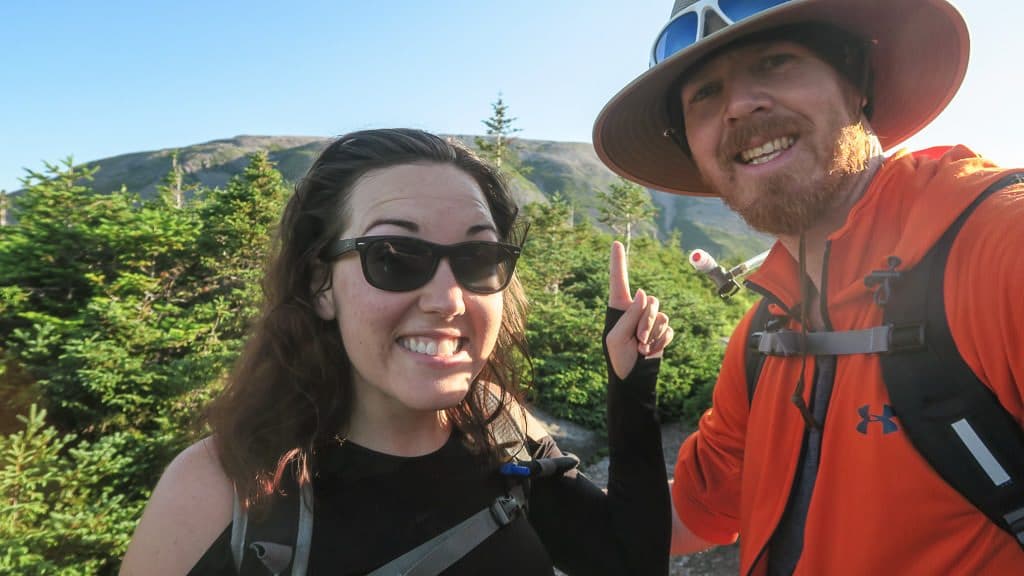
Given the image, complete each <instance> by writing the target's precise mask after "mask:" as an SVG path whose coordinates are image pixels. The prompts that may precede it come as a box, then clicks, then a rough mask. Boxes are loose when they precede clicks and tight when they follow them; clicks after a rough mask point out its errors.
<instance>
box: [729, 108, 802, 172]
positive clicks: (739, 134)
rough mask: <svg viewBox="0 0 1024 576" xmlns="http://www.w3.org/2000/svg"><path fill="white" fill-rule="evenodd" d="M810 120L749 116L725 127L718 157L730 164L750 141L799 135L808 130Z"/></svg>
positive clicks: (749, 145)
mask: <svg viewBox="0 0 1024 576" xmlns="http://www.w3.org/2000/svg"><path fill="white" fill-rule="evenodd" d="M810 128H811V124H810V122H808V121H807V120H804V119H803V118H799V117H793V116H760V117H756V118H755V117H753V116H752V117H750V118H748V119H745V120H742V121H740V122H737V123H736V124H734V125H733V126H732V127H730V128H728V129H726V131H725V133H724V134H723V135H722V141H721V143H720V144H719V146H718V158H719V161H720V162H722V163H723V164H731V163H732V162H733V161H734V160H735V159H736V156H737V155H738V154H739V153H740V152H742V151H744V150H746V149H748V148H750V147H751V142H752V141H754V139H755V138H759V139H760V140H759V141H760V142H769V141H771V140H774V139H775V138H782V137H785V136H799V135H800V134H802V133H804V132H807V131H809V130H810Z"/></svg>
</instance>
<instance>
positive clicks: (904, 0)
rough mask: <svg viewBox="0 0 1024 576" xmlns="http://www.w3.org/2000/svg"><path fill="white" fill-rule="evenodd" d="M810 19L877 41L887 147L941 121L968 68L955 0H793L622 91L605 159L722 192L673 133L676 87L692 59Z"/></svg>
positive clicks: (650, 176) (683, 190) (674, 183)
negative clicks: (710, 184)
mask: <svg viewBox="0 0 1024 576" xmlns="http://www.w3.org/2000/svg"><path fill="white" fill-rule="evenodd" d="M897 14H898V17H894V15H897ZM810 21H822V22H829V23H832V24H834V25H836V26H839V27H840V28H843V29H846V30H849V31H850V32H853V33H855V34H858V35H860V36H862V37H864V38H867V39H870V40H872V41H873V42H874V45H873V47H872V54H871V65H872V69H873V72H874V84H873V88H874V99H873V116H872V118H871V126H872V128H873V129H874V131H875V133H876V134H877V135H878V139H879V141H880V142H881V144H882V148H883V149H886V150H888V149H891V148H893V147H894V146H896V145H897V144H899V143H900V142H903V141H904V140H906V139H907V138H909V137H910V136H912V135H914V134H915V133H916V132H918V131H919V130H921V129H922V128H924V127H925V126H926V125H928V123H929V122H931V121H932V120H933V119H935V117H936V116H938V114H939V113H940V112H941V111H942V110H943V109H944V108H945V107H946V106H947V105H948V104H949V102H950V101H951V100H952V99H953V96H954V95H955V94H956V92H957V90H958V89H959V87H960V84H961V83H962V82H963V79H964V75H965V74H966V72H967V61H968V57H969V53H970V38H969V34H968V31H967V24H966V22H964V19H963V16H961V15H960V12H959V11H957V9H956V8H955V7H953V5H952V4H950V3H949V2H947V1H946V0H791V1H790V2H786V3H784V4H781V5H779V6H777V7H775V8H772V9H769V10H766V11H764V12H761V13H759V14H757V15H755V16H752V17H750V18H748V19H746V20H743V21H740V22H738V23H736V24H732V25H730V26H728V27H726V28H724V29H722V30H720V31H718V32H715V33H713V34H711V35H709V36H707V37H706V38H705V39H704V40H703V41H701V42H699V43H697V44H695V45H694V46H692V47H690V48H687V49H685V50H682V51H680V52H679V53H677V54H675V55H673V56H671V57H670V58H668V59H666V60H665V61H663V62H661V63H660V64H658V65H657V66H655V67H653V68H651V69H650V70H648V71H647V72H645V73H643V74H641V75H640V76H639V77H637V78H636V79H635V80H633V82H631V83H630V84H629V85H628V86H626V87H625V88H623V89H622V90H621V91H619V93H618V94H616V95H615V96H614V97H613V98H612V99H611V100H610V101H609V102H608V103H607V104H606V105H605V107H604V109H603V110H601V113H600V114H599V115H598V117H597V120H596V121H595V122H594V134H593V138H594V148H595V150H596V151H597V155H598V157H600V158H601V160H602V161H603V162H604V163H605V164H606V165H607V166H608V167H609V168H610V169H611V170H612V171H613V172H615V173H617V174H619V175H620V176H623V177H625V178H628V179H629V180H632V181H634V182H637V183H639V184H642V185H644V186H647V187H649V188H654V189H656V190H662V191H665V192H670V193H673V194H684V195H688V196H716V195H717V194H715V193H714V192H713V191H712V190H711V189H710V188H709V187H708V186H707V185H706V184H705V183H704V182H703V180H701V177H700V174H699V173H698V171H697V167H696V166H695V165H694V163H693V161H692V160H691V159H690V158H689V156H687V155H686V154H685V153H684V152H683V151H682V150H681V149H680V148H679V146H677V145H676V144H675V142H673V141H672V139H671V138H669V137H668V136H666V135H665V131H666V130H667V129H669V128H672V127H673V126H671V124H670V121H669V115H668V107H667V103H668V98H669V94H668V90H669V89H670V87H671V86H672V85H673V84H674V82H675V81H676V80H677V79H678V77H679V76H680V75H681V74H683V73H684V72H685V71H686V70H687V69H688V68H689V67H690V66H692V65H693V64H695V63H696V62H697V61H699V60H700V59H701V58H703V57H704V56H706V55H708V54H710V53H712V52H713V51H715V50H717V49H718V48H721V47H723V46H725V45H727V44H729V43H730V42H733V41H734V40H737V39H739V38H741V37H744V36H746V35H748V34H751V33H754V32H758V31H762V30H767V29H770V28H775V27H778V26H783V25H786V24H796V23H800V22H810Z"/></svg>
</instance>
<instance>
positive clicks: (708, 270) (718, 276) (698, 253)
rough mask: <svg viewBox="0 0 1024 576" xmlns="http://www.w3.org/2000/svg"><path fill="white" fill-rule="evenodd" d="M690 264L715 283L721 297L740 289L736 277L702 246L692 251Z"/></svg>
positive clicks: (728, 295) (730, 294) (726, 296)
mask: <svg viewBox="0 0 1024 576" xmlns="http://www.w3.org/2000/svg"><path fill="white" fill-rule="evenodd" d="M690 264H691V265H692V266H693V267H694V268H695V269H696V270H697V271H698V272H700V273H701V274H704V275H705V276H707V277H708V278H711V281H712V282H714V283H715V291H716V293H717V294H718V295H719V296H720V297H721V298H728V297H730V296H732V295H733V294H735V293H736V292H737V291H739V289H740V285H739V284H737V283H736V279H735V278H734V277H733V275H732V274H731V273H729V272H728V271H727V270H726V269H725V268H722V267H721V266H719V265H718V262H716V261H715V259H714V257H712V256H711V254H708V253H707V252H705V251H704V250H701V249H700V248H698V249H696V250H694V251H693V252H690Z"/></svg>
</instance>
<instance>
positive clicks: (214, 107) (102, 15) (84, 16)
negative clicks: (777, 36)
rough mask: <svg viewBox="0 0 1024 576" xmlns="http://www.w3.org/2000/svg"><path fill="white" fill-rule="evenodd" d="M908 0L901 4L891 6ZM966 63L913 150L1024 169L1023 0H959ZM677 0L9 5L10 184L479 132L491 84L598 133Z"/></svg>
mask: <svg viewBox="0 0 1024 576" xmlns="http://www.w3.org/2000/svg"><path fill="white" fill-rule="evenodd" d="M899 1H900V0H892V4H893V5H898V4H899ZM958 6H959V7H960V9H961V11H962V12H963V13H964V15H965V16H966V18H967V21H968V23H969V25H970V27H971V31H972V40H973V51H972V59H971V67H970V68H969V70H968V74H967V79H966V81H965V84H964V86H963V88H961V91H960V93H959V95H958V96H957V98H956V100H954V102H953V104H952V105H951V106H950V107H949V108H948V109H947V111H946V112H945V113H944V114H943V115H942V116H941V117H940V118H939V119H938V120H937V121H936V122H935V123H933V124H932V126H930V127H929V128H927V129H926V130H925V131H924V132H923V133H922V134H920V135H919V136H917V137H915V138H913V139H912V140H911V141H910V142H909V145H910V146H911V147H925V146H929V145H933V144H949V143H965V144H968V145H970V146H971V147H972V148H974V149H975V150H977V151H978V152H981V153H984V154H986V155H988V156H990V157H992V158H993V159H995V160H997V161H999V162H1001V163H1003V164H1007V165H1018V166H1024V146H1022V145H1021V144H1020V143H1019V141H1020V133H1021V128H1022V127H1024V122H1022V121H1021V113H1020V112H1019V110H1018V104H1017V103H1018V102H1019V101H1020V99H1021V97H1022V96H1021V95H1022V94H1024V73H1022V72H1021V63H1020V60H1019V59H1020V58H1021V57H1022V56H1024V33H1022V32H1021V28H1020V22H1022V21H1024V3H1018V2H1009V1H1004V0H971V1H970V2H968V1H967V0H962V1H961V2H959V3H958ZM671 7H672V0H586V1H584V0H574V1H568V0H544V1H540V0H535V1H523V2H496V1H487V0H430V1H422V0H420V1H413V0H393V1H390V2H380V1H374V0H358V1H357V0H337V1H333V2H328V1H321V0H307V1H304V2H297V3H288V4H285V3H270V2H264V1H262V0H249V1H246V2H235V1H223V2H216V1H206V2H199V1H194V0H179V1H176V2H171V1H164V0H159V1H151V2H142V1H129V0H125V1H118V2H115V1H104V0H94V1H92V2H73V1H70V0H67V1H59V0H52V1H48V2H47V1H39V2H30V1H18V0H4V1H2V2H0V38H2V44H0V47H2V49H0V189H6V190H15V189H18V188H20V183H19V181H18V179H19V178H20V177H22V176H23V175H24V171H23V168H25V167H28V168H32V169H34V170H39V169H41V168H42V165H43V164H42V163H43V161H50V162H55V161H58V160H60V159H62V158H64V157H66V156H68V155H73V156H74V157H75V160H76V161H83V162H84V161H89V160H96V159H99V158H105V157H109V156H115V155H118V154H125V153H129V152H138V151H143V150H156V149H162V148H173V147H178V146H187V145H190V144H197V143H200V142H205V141H208V140H213V139H217V138H227V137H231V136H235V135H238V134H261V135H312V136H334V135H338V134H342V133H344V132H347V131H350V130H355V129H361V128H373V127H384V126H414V127H418V128H424V129H427V130H432V131H436V132H443V133H469V134H477V133H482V132H483V130H484V128H483V125H482V124H481V120H483V119H484V118H486V117H487V116H488V115H489V114H490V112H491V107H490V105H491V103H492V102H493V101H494V100H495V99H496V97H497V95H498V93H499V92H501V93H502V94H503V97H504V99H505V102H506V103H507V104H508V105H509V106H510V110H511V112H512V114H513V115H514V116H516V117H517V118H518V122H517V125H518V126H519V127H520V128H521V129H522V132H521V133H520V134H519V135H520V136H521V137H523V138H535V139H546V140H563V141H577V142H589V141H590V131H591V127H592V123H593V119H594V117H595V116H596V114H597V113H598V111H600V109H601V107H602V106H603V105H604V103H605V102H606V101H607V100H608V98H610V97H611V96H612V95H613V94H614V93H615V92H616V91H617V90H618V89H619V88H621V87H622V86H624V85H625V84H626V83H628V82H629V81H630V80H631V79H633V78H634V77H635V76H637V75H638V74H640V73H641V72H643V71H644V70H645V69H646V67H647V62H648V54H649V50H650V46H651V42H652V41H653V39H654V36H655V34H656V33H657V32H658V31H659V30H660V28H661V26H662V25H663V24H664V22H665V21H666V20H667V17H668V15H669V12H670V11H671Z"/></svg>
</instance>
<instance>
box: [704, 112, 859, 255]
mask: <svg viewBox="0 0 1024 576" xmlns="http://www.w3.org/2000/svg"><path fill="white" fill-rule="evenodd" d="M836 120H838V119H836ZM836 124H837V126H836V127H835V128H834V130H835V132H836V140H835V142H834V143H833V146H832V150H831V151H830V155H831V158H829V159H828V163H827V165H826V164H825V161H824V160H825V159H815V160H816V161H815V164H816V165H818V166H822V167H823V168H824V170H823V172H822V173H820V174H815V173H814V172H816V171H817V170H814V171H811V172H810V173H799V172H794V171H792V170H788V171H779V172H777V173H775V174H772V175H771V176H769V177H767V178H765V179H763V180H762V181H761V182H760V183H759V185H758V187H757V190H756V191H755V192H754V194H753V195H752V196H753V198H750V196H751V194H748V195H747V196H748V197H747V198H746V199H745V200H744V199H743V198H741V195H740V194H738V193H737V191H736V190H735V189H734V188H732V187H730V186H729V185H728V184H726V185H724V186H718V183H717V182H716V183H711V185H712V187H713V188H717V189H716V191H717V192H718V193H719V194H720V195H721V196H722V199H723V200H724V201H725V203H726V205H727V206H729V208H731V209H732V210H733V211H735V212H736V213H737V214H739V215H740V216H741V217H742V218H743V220H744V221H746V222H747V224H749V225H750V226H751V227H752V228H754V229H755V230H760V231H761V232H765V233H768V234H771V235H773V236H784V235H787V236H795V235H797V234H800V233H801V232H803V231H805V230H807V229H809V228H810V227H812V226H813V225H814V224H815V223H816V222H818V221H819V220H820V219H821V218H822V217H823V216H824V215H825V214H827V213H828V211H829V210H831V209H832V208H834V207H835V206H836V205H837V204H839V203H840V202H841V201H842V199H843V198H844V197H845V194H844V192H845V191H846V189H847V188H848V187H849V186H850V185H851V184H852V182H853V180H855V177H856V175H857V174H859V173H861V172H862V171H864V170H865V169H866V168H867V166H868V160H869V159H870V157H871V150H872V146H871V136H870V134H869V133H868V131H867V130H866V129H865V127H864V125H863V124H862V123H860V122H857V123H854V124H847V125H845V126H838V124H839V122H836ZM813 133H814V132H813V126H812V125H811V124H810V123H809V122H808V121H807V120H805V119H803V118H799V117H794V118H776V117H772V118H766V119H761V120H758V121H755V122H748V123H744V124H743V125H741V126H739V127H737V128H736V129H734V130H733V131H732V132H730V133H729V134H728V136H727V138H726V139H725V141H724V142H723V143H722V146H721V147H720V149H719V153H718V165H719V168H720V169H721V170H722V171H723V172H724V173H725V175H726V178H727V180H730V181H733V182H735V172H736V156H737V155H738V153H739V150H741V148H742V147H743V146H744V145H745V143H747V142H750V141H751V139H752V138H753V137H754V135H759V134H770V135H773V137H781V136H783V135H796V136H797V137H798V138H799V137H808V138H809V137H810V135H811V134H813ZM799 144H800V143H799V142H798V143H797V145H799ZM812 144H813V143H812ZM804 145H805V147H807V148H808V149H810V150H811V151H812V152H813V151H814V147H813V145H812V146H807V143H804Z"/></svg>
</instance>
